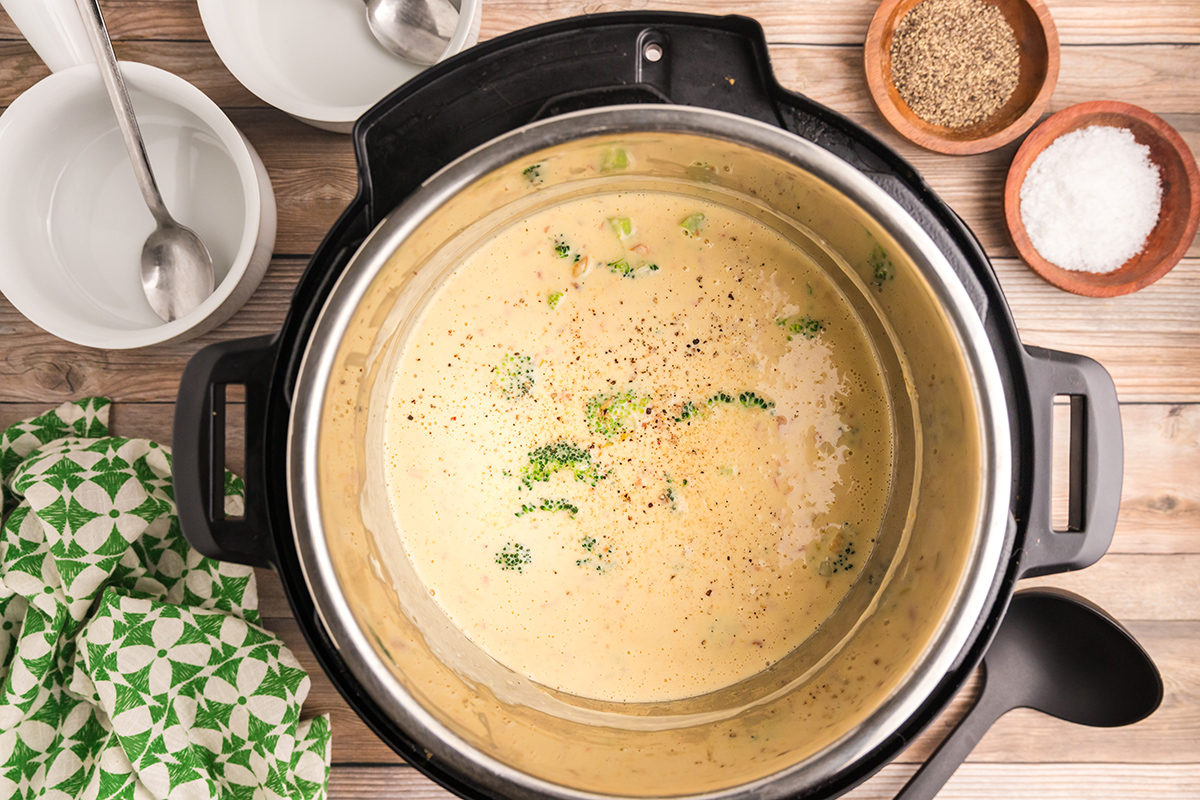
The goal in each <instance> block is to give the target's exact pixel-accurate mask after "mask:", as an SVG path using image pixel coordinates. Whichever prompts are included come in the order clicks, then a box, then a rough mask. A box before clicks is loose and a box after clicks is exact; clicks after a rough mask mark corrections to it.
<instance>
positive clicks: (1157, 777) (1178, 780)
mask: <svg viewBox="0 0 1200 800" xmlns="http://www.w3.org/2000/svg"><path fill="white" fill-rule="evenodd" d="M914 772H916V766H915V765H910V764H890V765H888V766H886V767H884V768H883V769H882V770H880V771H879V772H878V773H877V774H876V775H875V776H874V777H873V778H871V779H870V780H869V781H867V782H866V783H864V784H862V785H861V786H859V787H858V788H856V789H854V790H853V791H851V792H849V793H848V794H846V795H844V797H845V800H892V798H894V797H895V796H896V793H897V792H898V791H900V787H902V786H903V785H904V783H905V782H906V781H907V780H908V779H909V777H911V776H912V774H913V773H914ZM329 790H330V791H329V793H330V796H331V797H339V798H343V799H344V800H360V799H361V800H392V798H403V799H404V800H450V798H452V797H454V795H452V794H451V793H450V792H448V791H446V790H445V789H443V788H441V787H440V786H438V785H437V784H435V783H434V782H433V781H431V780H429V779H428V778H426V777H425V776H423V775H421V773H419V772H417V771H416V770H415V769H413V768H412V767H408V766H403V767H369V766H347V767H336V768H335V769H334V771H333V775H332V777H331V779H330V782H329ZM1197 796H1200V764H1169V765H1168V764H1156V765H1143V764H1103V765H1101V764H1084V765H1080V764H1005V765H998V764H980V763H974V762H970V761H968V762H967V763H966V764H965V765H963V766H962V767H960V768H959V770H958V771H957V772H956V773H955V775H954V777H953V778H951V779H950V782H949V783H948V784H947V785H946V787H945V788H944V789H943V790H942V791H941V792H940V793H939V794H938V800H1028V799H1029V798H1037V800H1113V798H1121V800H1195V798H1196V797H1197Z"/></svg>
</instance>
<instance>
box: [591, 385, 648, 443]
mask: <svg viewBox="0 0 1200 800" xmlns="http://www.w3.org/2000/svg"><path fill="white" fill-rule="evenodd" d="M649 404H650V398H649V397H639V396H638V395H637V394H635V393H634V392H633V391H630V390H626V391H623V392H612V393H608V394H598V395H596V396H595V397H593V398H592V399H590V400H588V401H587V423H588V430H590V431H591V432H592V433H595V434H597V435H599V436H604V437H606V438H609V439H611V438H613V437H614V436H619V435H620V434H622V433H625V432H627V431H628V430H629V422H630V420H631V419H633V417H634V416H636V415H638V414H641V413H643V412H644V411H645V410H646V407H647V406H648V405H649Z"/></svg>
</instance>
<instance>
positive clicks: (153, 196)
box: [75, 0, 174, 225]
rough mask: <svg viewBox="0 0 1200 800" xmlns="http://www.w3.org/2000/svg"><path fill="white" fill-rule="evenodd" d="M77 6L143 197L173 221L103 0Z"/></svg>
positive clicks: (161, 217) (162, 219) (160, 217)
mask: <svg viewBox="0 0 1200 800" xmlns="http://www.w3.org/2000/svg"><path fill="white" fill-rule="evenodd" d="M75 5H76V6H77V7H78V8H79V14H80V15H81V16H82V17H83V26H84V28H85V29H86V30H87V34H88V40H89V41H90V42H91V44H92V52H94V53H95V54H96V64H97V65H98V66H99V67H100V77H101V78H103V80H104V88H105V89H107V90H108V97H109V99H110V100H111V101H112V105H113V110H114V111H116V112H117V123H118V124H119V125H120V126H121V135H122V136H123V137H124V139H125V149H126V150H128V151H129V160H130V161H131V162H132V163H133V174H134V176H135V177H136V178H137V182H138V188H140V189H141V190H142V197H144V198H145V199H146V205H147V206H148V207H149V209H150V213H151V214H153V215H154V221H155V222H157V223H158V224H159V225H164V224H168V223H173V222H174V220H172V219H171V215H170V213H168V211H167V206H166V204H165V203H164V202H163V199H162V194H161V193H160V192H159V191H158V183H157V182H156V181H155V180H154V173H153V172H152V171H151V169H150V159H149V157H148V156H147V155H146V145H145V142H144V141H143V140H142V132H141V129H140V128H138V123H137V117H136V116H134V113H133V104H132V103H131V102H130V101H129V90H128V89H126V88H125V80H124V78H122V77H121V70H120V67H118V66H117V56H116V54H115V53H114V52H113V48H112V41H111V40H110V39H109V37H108V29H107V28H105V26H104V17H103V15H102V14H101V13H100V3H99V1H98V0H75Z"/></svg>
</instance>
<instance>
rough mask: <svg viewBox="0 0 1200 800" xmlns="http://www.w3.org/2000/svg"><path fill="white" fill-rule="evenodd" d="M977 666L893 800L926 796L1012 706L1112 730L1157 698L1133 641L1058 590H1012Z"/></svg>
mask: <svg viewBox="0 0 1200 800" xmlns="http://www.w3.org/2000/svg"><path fill="white" fill-rule="evenodd" d="M983 670H984V675H983V680H984V683H983V688H982V689H981V690H980V692H979V697H978V699H977V700H976V701H975V705H974V706H972V707H971V710H970V711H968V712H967V714H966V716H964V717H963V718H962V720H961V721H960V722H959V723H958V726H957V727H956V728H955V729H954V730H953V731H951V732H950V735H949V736H947V737H946V738H945V739H944V740H943V741H942V743H941V744H940V745H939V746H938V749H937V750H936V751H935V752H934V754H933V755H932V756H930V757H929V760H928V761H926V762H925V764H924V766H922V767H921V768H920V769H919V770H917V773H916V774H915V775H913V776H912V779H911V780H909V782H908V783H906V784H905V785H904V788H903V789H901V790H900V793H899V794H897V795H896V798H895V800H933V797H934V796H935V795H936V794H937V793H938V792H939V791H940V790H941V788H942V787H943V786H944V785H945V784H946V781H948V780H949V779H950V776H951V775H953V774H954V771H955V770H956V769H958V765H959V764H961V763H962V762H963V761H964V760H966V757H967V756H968V755H969V754H970V752H971V750H973V749H974V747H975V745H976V744H977V743H978V742H979V740H980V739H982V738H983V735H984V734H985V733H987V731H988V728H990V727H991V726H992V723H993V722H995V721H996V720H998V719H999V718H1000V717H1001V716H1003V715H1004V714H1006V713H1008V712H1009V711H1011V710H1012V709H1014V708H1032V709H1035V710H1037V711H1041V712H1042V713H1044V714H1050V715H1051V716H1054V717H1058V718H1059V719H1062V720H1066V721H1067V722H1074V723H1077V724H1080V725H1093V726H1096V727H1100V728H1112V727H1116V726H1118V725H1130V724H1132V723H1134V722H1137V721H1138V720H1141V719H1144V718H1145V717H1148V716H1150V714H1152V713H1153V712H1154V709H1156V708H1158V704H1159V703H1160V702H1162V696H1163V683H1162V676H1161V675H1159V672H1158V669H1157V668H1156V667H1155V666H1154V662H1153V661H1152V660H1151V659H1150V656H1149V655H1147V654H1146V651H1145V650H1143V649H1142V646H1141V645H1140V644H1138V643H1137V640H1135V639H1134V638H1133V636H1132V635H1130V633H1129V632H1128V631H1126V630H1125V629H1124V628H1122V627H1121V625H1120V623H1118V622H1117V621H1116V620H1114V619H1113V618H1112V617H1110V616H1108V614H1106V613H1104V611H1103V610H1102V609H1100V608H1098V607H1097V606H1095V605H1093V604H1092V603H1090V602H1088V601H1087V600H1084V599H1083V598H1082V597H1079V596H1078V595H1074V594H1071V593H1070V592H1067V591H1064V590H1062V589H1031V590H1027V591H1022V592H1017V594H1015V595H1013V600H1012V605H1011V606H1010V607H1009V609H1008V614H1007V615H1006V616H1005V617H1004V621H1003V622H1002V623H1000V629H999V630H998V631H997V632H996V638H995V640H993V641H992V644H991V646H990V647H989V648H988V651H987V654H986V655H985V656H984V658H983Z"/></svg>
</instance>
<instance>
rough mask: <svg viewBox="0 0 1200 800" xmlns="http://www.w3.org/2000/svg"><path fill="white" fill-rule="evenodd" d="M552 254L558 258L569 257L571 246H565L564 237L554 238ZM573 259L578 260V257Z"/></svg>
mask: <svg viewBox="0 0 1200 800" xmlns="http://www.w3.org/2000/svg"><path fill="white" fill-rule="evenodd" d="M554 252H555V253H557V254H558V257H559V258H566V257H567V256H569V255H571V245H569V244H567V240H566V238H565V237H563V236H556V237H555V238H554ZM575 258H576V260H578V259H579V256H576V257H575Z"/></svg>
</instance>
